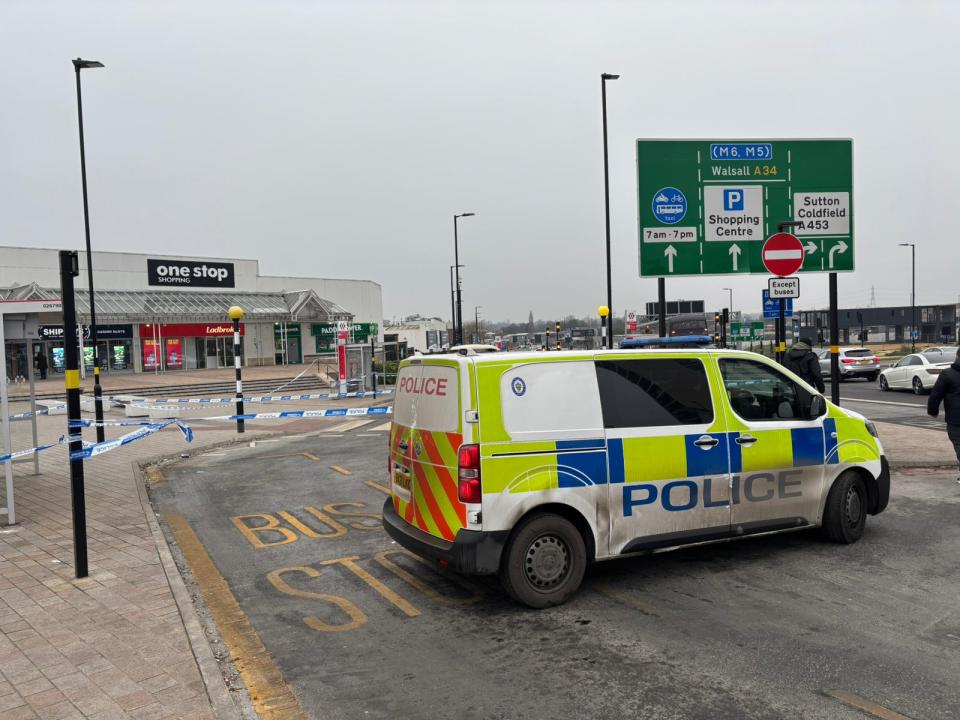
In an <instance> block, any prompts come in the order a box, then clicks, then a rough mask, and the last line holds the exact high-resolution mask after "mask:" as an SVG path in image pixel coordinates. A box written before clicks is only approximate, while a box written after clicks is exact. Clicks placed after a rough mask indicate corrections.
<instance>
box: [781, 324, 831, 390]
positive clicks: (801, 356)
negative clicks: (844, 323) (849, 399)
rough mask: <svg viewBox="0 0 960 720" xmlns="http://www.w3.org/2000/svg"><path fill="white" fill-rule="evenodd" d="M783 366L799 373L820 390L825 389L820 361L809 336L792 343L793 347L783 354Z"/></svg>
mask: <svg viewBox="0 0 960 720" xmlns="http://www.w3.org/2000/svg"><path fill="white" fill-rule="evenodd" d="M783 366H784V367H785V368H787V370H790V371H792V372H794V373H796V374H797V375H799V376H800V377H801V378H803V379H804V380H806V381H807V382H808V383H809V384H810V385H812V386H813V387H815V388H816V389H817V390H819V391H820V392H824V391H825V390H826V386H825V385H824V384H823V375H822V374H821V372H820V361H819V360H818V359H817V354H816V353H815V352H814V351H813V341H812V340H810V338H805V337H802V338H800V339H799V340H797V342H795V343H794V344H793V347H792V348H790V350H788V351H787V354H786V355H784V356H783Z"/></svg>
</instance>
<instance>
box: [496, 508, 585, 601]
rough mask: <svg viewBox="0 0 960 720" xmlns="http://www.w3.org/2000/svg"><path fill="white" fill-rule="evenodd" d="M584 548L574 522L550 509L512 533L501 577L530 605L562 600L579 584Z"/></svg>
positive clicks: (510, 590)
mask: <svg viewBox="0 0 960 720" xmlns="http://www.w3.org/2000/svg"><path fill="white" fill-rule="evenodd" d="M586 568H587V548H586V545H585V544H584V541H583V536H582V535H581V534H580V531H579V530H577V528H576V526H574V525H573V523H571V522H570V521H569V520H567V519H566V518H563V517H560V516H559V515H554V514H552V513H543V514H541V515H534V516H532V517H530V518H528V519H527V520H525V521H524V522H523V523H522V524H521V525H520V526H519V527H518V528H517V529H516V531H515V532H514V533H513V537H511V539H510V542H509V543H508V544H507V547H506V549H505V551H504V553H503V561H502V564H501V567H500V581H501V582H502V583H503V589H504V590H506V591H507V594H508V595H510V597H512V598H513V599H514V600H516V601H517V602H519V603H523V604H524V605H527V606H528V607H532V608H538V609H539V608H545V607H551V606H553V605H561V604H563V603H565V602H566V601H567V600H568V599H569V598H570V596H571V595H573V594H574V593H575V592H576V591H577V589H578V588H579V587H580V582H581V581H582V580H583V574H584V572H585V571H586Z"/></svg>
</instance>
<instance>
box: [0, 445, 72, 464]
mask: <svg viewBox="0 0 960 720" xmlns="http://www.w3.org/2000/svg"><path fill="white" fill-rule="evenodd" d="M59 444H60V443H59V442H55V443H50V444H49V445H41V446H40V447H35V448H28V449H26V450H17V451H16V452H12V453H6V454H5V455H0V463H5V462H9V461H13V460H16V459H17V458H21V457H27V456H28V455H33V454H35V453H41V452H43V451H44V450H49V449H50V448H52V447H56V446H57V445H59Z"/></svg>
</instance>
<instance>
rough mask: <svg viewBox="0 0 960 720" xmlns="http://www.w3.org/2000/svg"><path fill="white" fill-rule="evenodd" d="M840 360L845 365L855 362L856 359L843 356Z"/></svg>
mask: <svg viewBox="0 0 960 720" xmlns="http://www.w3.org/2000/svg"><path fill="white" fill-rule="evenodd" d="M840 362H842V363H843V364H844V365H849V364H850V363H855V362H856V360H854V359H853V358H841V359H840Z"/></svg>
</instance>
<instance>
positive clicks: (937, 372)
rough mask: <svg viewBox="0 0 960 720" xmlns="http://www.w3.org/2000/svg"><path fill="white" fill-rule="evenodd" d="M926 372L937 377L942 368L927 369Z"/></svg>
mask: <svg viewBox="0 0 960 720" xmlns="http://www.w3.org/2000/svg"><path fill="white" fill-rule="evenodd" d="M927 372H928V373H930V374H931V375H939V374H940V373H942V372H943V368H927Z"/></svg>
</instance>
